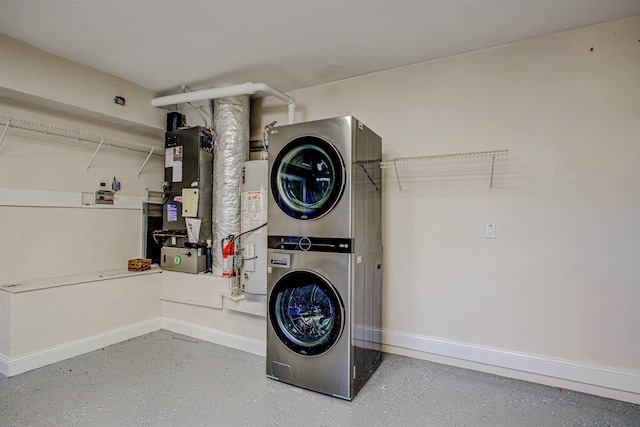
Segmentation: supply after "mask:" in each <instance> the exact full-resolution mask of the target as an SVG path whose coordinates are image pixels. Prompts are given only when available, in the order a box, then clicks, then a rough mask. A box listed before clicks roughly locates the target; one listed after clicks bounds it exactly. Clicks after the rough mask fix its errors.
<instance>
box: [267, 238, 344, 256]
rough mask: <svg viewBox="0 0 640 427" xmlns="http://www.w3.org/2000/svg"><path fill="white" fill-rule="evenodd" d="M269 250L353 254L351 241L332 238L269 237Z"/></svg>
mask: <svg viewBox="0 0 640 427" xmlns="http://www.w3.org/2000/svg"><path fill="white" fill-rule="evenodd" d="M268 245H269V249H286V250H290V251H312V252H335V253H343V254H348V253H351V252H353V239H340V238H333V237H299V236H269V242H268Z"/></svg>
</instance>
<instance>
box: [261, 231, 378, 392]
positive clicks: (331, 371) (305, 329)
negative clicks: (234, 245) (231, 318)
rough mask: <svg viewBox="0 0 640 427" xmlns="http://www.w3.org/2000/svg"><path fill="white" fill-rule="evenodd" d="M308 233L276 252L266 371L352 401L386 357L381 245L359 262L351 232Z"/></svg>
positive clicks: (271, 267)
mask: <svg viewBox="0 0 640 427" xmlns="http://www.w3.org/2000/svg"><path fill="white" fill-rule="evenodd" d="M305 239H307V240H303V241H302V242H300V241H299V243H298V250H270V251H269V256H268V264H269V270H270V273H269V276H270V278H269V285H268V289H267V292H268V310H267V313H268V314H267V317H268V321H267V375H268V376H269V377H271V378H274V379H276V380H279V381H282V382H286V383H289V384H293V385H296V386H299V387H304V388H307V389H310V390H313V391H317V392H320V393H325V394H328V395H331V396H335V397H339V398H342V399H347V400H351V399H352V398H353V397H354V396H355V394H356V393H357V392H358V390H360V388H361V387H362V386H363V385H364V383H365V382H366V381H367V379H368V378H369V377H370V376H371V374H372V373H373V372H374V371H375V369H376V368H377V367H378V365H379V364H380V361H381V358H382V353H381V344H380V326H381V317H380V316H381V312H380V303H381V294H382V271H381V265H382V251H379V252H378V253H375V254H370V255H368V256H366V259H360V260H359V261H360V262H359V263H358V260H357V259H356V255H355V254H353V253H349V246H350V243H349V240H348V239H319V240H316V239H309V238H305ZM290 241H291V242H292V241H293V239H291V240H290ZM272 243H274V242H273V241H272ZM326 244H331V245H336V246H339V245H343V247H345V246H344V245H346V251H345V253H335V252H315V251H314V248H315V245H320V246H319V247H320V248H323V247H325V245H326ZM306 247H309V249H308V250H303V248H306Z"/></svg>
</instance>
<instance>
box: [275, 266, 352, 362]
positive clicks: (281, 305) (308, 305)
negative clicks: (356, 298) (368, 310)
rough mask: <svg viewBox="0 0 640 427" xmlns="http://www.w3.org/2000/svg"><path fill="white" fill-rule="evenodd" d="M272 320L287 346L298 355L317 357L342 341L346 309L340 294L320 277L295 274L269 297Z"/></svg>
mask: <svg viewBox="0 0 640 427" xmlns="http://www.w3.org/2000/svg"><path fill="white" fill-rule="evenodd" d="M269 318H270V320H271V325H272V327H273V329H274V331H275V333H276V335H277V336H278V338H279V339H280V341H281V342H282V343H283V344H284V345H285V346H287V347H288V348H289V349H290V350H293V351H295V352H296V353H298V354H302V355H305V356H315V355H319V354H322V353H324V352H326V351H327V350H329V349H330V348H331V347H333V345H334V344H335V343H336V342H337V341H338V339H339V338H340V335H341V334H342V329H343V326H344V308H343V306H342V301H341V299H340V297H339V296H338V293H337V292H336V291H335V289H334V288H333V287H332V286H331V285H330V284H329V283H328V282H327V281H326V280H325V279H323V278H322V277H321V276H320V275H318V274H316V273H314V272H311V271H306V270H295V271H291V272H289V273H287V274H285V275H284V276H282V277H281V278H280V279H279V280H278V281H277V282H276V283H275V285H274V287H273V290H272V291H271V294H270V296H269Z"/></svg>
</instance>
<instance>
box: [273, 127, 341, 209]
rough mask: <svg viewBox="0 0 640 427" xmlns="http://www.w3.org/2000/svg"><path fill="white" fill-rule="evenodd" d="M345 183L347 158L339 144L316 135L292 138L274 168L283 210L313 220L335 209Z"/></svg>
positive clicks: (275, 189)
mask: <svg viewBox="0 0 640 427" xmlns="http://www.w3.org/2000/svg"><path fill="white" fill-rule="evenodd" d="M344 184H345V170H344V162H343V161H342V158H341V157H340V154H339V153H338V151H337V150H336V148H335V147H334V146H333V145H331V144H329V143H328V142H327V141H325V140H323V139H321V138H318V137H315V136H303V137H300V138H296V139H294V140H293V141H291V142H289V143H288V144H287V145H286V146H285V147H284V148H283V149H282V150H280V152H279V153H278V155H277V156H276V158H275V160H274V163H273V167H272V169H271V194H272V195H273V198H274V200H275V202H276V204H277V205H278V207H279V208H280V210H282V212H284V213H285V214H287V215H288V216H290V217H291V218H295V219H300V220H309V219H315V218H320V217H322V216H323V215H325V214H327V213H328V212H330V211H331V209H332V208H333V207H334V206H335V204H336V203H337V202H338V200H340V196H342V192H343V190H344Z"/></svg>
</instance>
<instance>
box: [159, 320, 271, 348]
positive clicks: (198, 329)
mask: <svg viewBox="0 0 640 427" xmlns="http://www.w3.org/2000/svg"><path fill="white" fill-rule="evenodd" d="M162 329H166V330H167V331H171V332H175V333H177V334H182V335H187V336H190V337H192V338H197V339H200V340H203V341H208V342H212V343H215V344H220V345H223V346H225V347H231V348H235V349H237V350H242V351H246V352H247V353H252V354H256V355H258V356H263V357H264V356H266V354H267V346H266V344H265V342H264V341H260V340H255V339H251V338H247V337H243V336H241V335H236V334H231V333H229V332H225V331H221V330H218V329H213V328H208V327H205V326H202V325H196V324H193V323H188V322H184V321H182V320H176V319H170V318H167V317H163V318H162Z"/></svg>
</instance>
